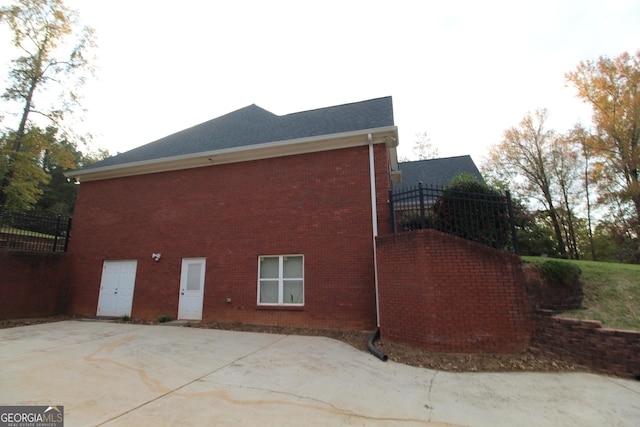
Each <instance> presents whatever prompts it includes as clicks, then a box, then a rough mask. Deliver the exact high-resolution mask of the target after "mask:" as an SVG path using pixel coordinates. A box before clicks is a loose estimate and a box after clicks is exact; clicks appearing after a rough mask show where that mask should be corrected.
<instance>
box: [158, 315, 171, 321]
mask: <svg viewBox="0 0 640 427" xmlns="http://www.w3.org/2000/svg"><path fill="white" fill-rule="evenodd" d="M167 322H171V317H169V316H160V317H158V323H167Z"/></svg>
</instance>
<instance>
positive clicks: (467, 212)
mask: <svg viewBox="0 0 640 427" xmlns="http://www.w3.org/2000/svg"><path fill="white" fill-rule="evenodd" d="M505 201H506V200H505V196H504V195H503V194H502V192H500V191H499V190H497V189H494V188H492V187H490V186H489V185H487V184H485V183H484V182H480V181H478V179H477V178H476V177H475V176H473V175H469V174H461V175H458V176H456V177H455V178H454V179H452V180H451V185H449V186H448V187H447V188H446V189H445V190H444V192H443V193H442V196H441V197H440V198H439V199H438V200H437V201H436V203H435V204H434V206H433V213H434V222H435V224H436V228H438V229H439V230H442V231H445V232H447V233H450V234H453V235H456V236H459V237H462V238H464V239H467V240H473V241H475V242H479V243H482V244H485V245H489V246H493V247H495V248H500V249H505V248H507V246H508V244H509V243H510V240H511V239H510V236H511V222H510V219H509V209H508V207H507V205H506V203H505Z"/></svg>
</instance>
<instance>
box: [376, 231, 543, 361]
mask: <svg viewBox="0 0 640 427" xmlns="http://www.w3.org/2000/svg"><path fill="white" fill-rule="evenodd" d="M377 251H378V273H379V293H380V324H381V325H380V326H381V328H380V331H381V337H382V339H384V340H389V341H395V342H400V343H406V344H410V345H414V346H418V347H422V348H425V349H427V350H430V351H440V352H475V353H480V352H499V353H505V352H517V351H521V350H524V349H526V348H527V347H528V346H529V343H530V339H531V332H532V323H531V311H530V308H529V305H528V303H527V296H526V290H525V286H524V280H523V272H522V267H521V262H520V258H519V257H518V256H515V255H512V254H509V253H506V252H503V251H499V250H496V249H492V248H489V247H486V246H483V245H480V244H477V243H474V242H470V241H466V240H463V239H460V238H457V237H454V236H450V235H447V234H444V233H441V232H438V231H435V230H419V231H412V232H409V233H399V234H393V235H387V236H381V237H379V238H378V239H377Z"/></svg>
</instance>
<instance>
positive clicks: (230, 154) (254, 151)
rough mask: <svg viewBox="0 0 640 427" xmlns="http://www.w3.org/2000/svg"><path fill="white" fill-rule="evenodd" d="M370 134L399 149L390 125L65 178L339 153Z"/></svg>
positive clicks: (394, 129)
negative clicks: (338, 150) (320, 153)
mask: <svg viewBox="0 0 640 427" xmlns="http://www.w3.org/2000/svg"><path fill="white" fill-rule="evenodd" d="M369 135H371V137H372V138H371V139H372V141H373V143H374V144H381V143H385V144H386V145H387V147H389V148H391V149H394V150H395V147H396V146H397V143H398V128H397V126H387V127H383V128H374V129H365V130H359V131H353V132H343V133H336V134H331V135H322V136H315V137H309V138H298V139H290V140H286V141H276V142H268V143H264V144H255V145H248V146H244V147H235V148H229V149H224V150H214V151H208V152H201V153H194V154H187V155H183V156H175V157H165V158H161V159H153V160H145V161H141V162H131V163H125V164H121V165H113V166H104V167H99V168H93V169H87V170H77V171H69V172H66V173H65V176H66V177H67V178H74V179H76V180H77V181H79V182H82V181H96V180H101V179H110V178H120V177H125V176H132V175H143V174H149V173H158V172H168V171H174V170H181V169H191V168H199V167H204V166H211V165H220V164H225V163H237V162H246V161H251V160H260V159H268V158H273V157H282V156H291V155H296V154H306V153H313V152H318V151H328V150H337V149H341V148H350V147H357V146H363V145H368V144H370V143H372V141H370V140H369V139H368V138H369Z"/></svg>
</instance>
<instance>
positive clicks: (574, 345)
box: [532, 310, 640, 379]
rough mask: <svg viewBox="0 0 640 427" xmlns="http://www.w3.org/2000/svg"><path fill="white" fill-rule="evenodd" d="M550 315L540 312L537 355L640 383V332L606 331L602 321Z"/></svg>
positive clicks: (536, 341) (535, 343)
mask: <svg viewBox="0 0 640 427" xmlns="http://www.w3.org/2000/svg"><path fill="white" fill-rule="evenodd" d="M551 314H552V312H550V311H542V310H541V311H539V312H538V316H537V319H536V320H537V322H536V324H537V327H536V333H535V335H534V337H533V342H532V345H533V348H532V350H533V351H534V352H537V353H539V354H543V355H545V356H549V357H558V358H560V359H562V360H565V361H567V362H571V363H575V364H577V365H581V366H586V367H589V368H591V369H593V370H595V371H597V372H600V373H604V374H611V375H617V376H620V377H626V378H635V379H640V332H637V331H624V330H616V329H608V328H603V327H602V323H601V322H599V321H595V320H578V319H568V318H563V317H558V316H552V315H551Z"/></svg>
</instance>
